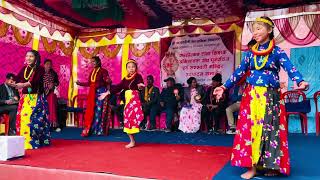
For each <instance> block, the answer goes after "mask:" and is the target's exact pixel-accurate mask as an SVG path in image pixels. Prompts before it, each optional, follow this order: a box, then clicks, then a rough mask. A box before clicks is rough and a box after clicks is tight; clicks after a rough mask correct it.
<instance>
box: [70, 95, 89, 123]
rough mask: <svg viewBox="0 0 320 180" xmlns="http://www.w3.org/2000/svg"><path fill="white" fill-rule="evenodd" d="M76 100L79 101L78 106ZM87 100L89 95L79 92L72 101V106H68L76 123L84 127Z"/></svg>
mask: <svg viewBox="0 0 320 180" xmlns="http://www.w3.org/2000/svg"><path fill="white" fill-rule="evenodd" d="M76 102H77V107H76V106H75V104H76ZM86 102H87V95H84V94H78V95H76V96H74V97H73V99H72V101H71V105H72V106H71V107H67V112H69V113H72V115H73V120H74V123H75V125H76V126H77V127H83V124H84V113H85V109H86ZM80 116H82V118H81V119H82V121H81V123H80Z"/></svg>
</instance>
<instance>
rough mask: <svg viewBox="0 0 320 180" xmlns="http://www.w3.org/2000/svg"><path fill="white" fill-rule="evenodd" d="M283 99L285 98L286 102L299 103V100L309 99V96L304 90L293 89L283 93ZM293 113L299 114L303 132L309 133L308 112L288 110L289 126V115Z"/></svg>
mask: <svg viewBox="0 0 320 180" xmlns="http://www.w3.org/2000/svg"><path fill="white" fill-rule="evenodd" d="M281 99H283V100H284V103H298V102H302V101H305V100H306V99H307V97H306V94H305V93H304V92H302V91H297V90H293V91H287V92H285V93H283V94H282V97H281ZM293 114H295V115H299V117H300V121H301V130H302V133H304V134H305V135H307V134H308V117H307V114H306V113H303V112H291V111H290V112H288V111H286V119H287V127H288V124H289V116H290V115H293ZM287 130H288V128H287Z"/></svg>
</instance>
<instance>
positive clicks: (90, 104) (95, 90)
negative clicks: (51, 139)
mask: <svg viewBox="0 0 320 180" xmlns="http://www.w3.org/2000/svg"><path fill="white" fill-rule="evenodd" d="M90 63H91V65H92V67H93V70H92V72H91V73H90V76H89V80H88V81H87V82H80V81H77V85H79V86H87V87H90V88H89V94H88V99H87V109H86V112H85V116H84V129H83V131H82V133H81V136H83V137H87V136H89V135H90V134H95V135H99V136H100V135H103V133H104V128H103V127H104V122H103V119H105V118H104V117H103V116H104V115H106V113H105V112H103V111H106V108H103V107H104V106H103V104H104V100H99V99H98V97H99V95H100V94H101V93H105V92H107V87H108V85H109V84H110V83H111V80H110V78H109V74H108V71H107V70H106V69H104V68H102V67H101V59H100V58H99V57H98V56H94V57H92V59H91V61H90Z"/></svg>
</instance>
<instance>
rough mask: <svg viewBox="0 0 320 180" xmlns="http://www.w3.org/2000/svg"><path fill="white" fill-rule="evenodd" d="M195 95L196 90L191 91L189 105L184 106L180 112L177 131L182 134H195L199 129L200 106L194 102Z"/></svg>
mask: <svg viewBox="0 0 320 180" xmlns="http://www.w3.org/2000/svg"><path fill="white" fill-rule="evenodd" d="M196 95H198V92H197V90H196V89H191V100H190V104H188V105H185V106H184V107H183V108H182V109H181V112H180V123H179V129H180V130H181V131H182V132H184V133H196V132H197V131H199V129H200V124H201V108H202V104H201V103H197V102H196V100H195V96H196Z"/></svg>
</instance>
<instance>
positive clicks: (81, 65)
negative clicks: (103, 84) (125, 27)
mask: <svg viewBox="0 0 320 180" xmlns="http://www.w3.org/2000/svg"><path fill="white" fill-rule="evenodd" d="M111 46H112V45H111ZM111 48H112V47H111ZM88 52H90V49H88ZM97 56H99V57H100V59H101V62H102V67H103V68H105V69H107V70H108V72H109V75H110V78H111V80H112V83H113V84H117V83H119V82H120V81H121V51H119V53H118V55H117V56H115V57H114V58H108V57H106V56H105V55H104V54H103V53H102V52H99V53H98V54H97ZM89 60H90V59H86V58H85V57H83V56H82V55H81V53H80V52H79V53H78V69H77V73H78V80H79V81H81V82H85V81H88V78H89V75H90V72H91V71H92V69H91V68H90V67H89V66H88V62H89ZM88 90H89V89H88V88H86V87H81V86H79V92H78V94H87V93H88Z"/></svg>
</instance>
